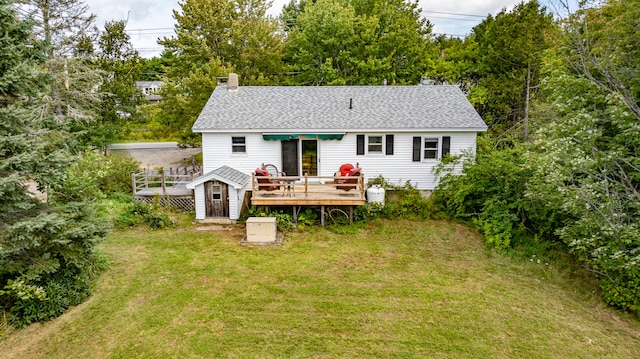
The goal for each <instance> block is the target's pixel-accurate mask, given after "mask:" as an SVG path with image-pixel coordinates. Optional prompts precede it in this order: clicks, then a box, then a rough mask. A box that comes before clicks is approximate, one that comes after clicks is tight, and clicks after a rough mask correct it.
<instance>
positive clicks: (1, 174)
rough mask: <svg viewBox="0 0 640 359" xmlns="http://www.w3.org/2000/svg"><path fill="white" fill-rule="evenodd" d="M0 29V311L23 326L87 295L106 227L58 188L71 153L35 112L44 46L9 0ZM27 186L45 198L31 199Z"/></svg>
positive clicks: (56, 125) (55, 126)
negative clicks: (59, 193)
mask: <svg viewBox="0 0 640 359" xmlns="http://www.w3.org/2000/svg"><path fill="white" fill-rule="evenodd" d="M0 34H1V35H0V48H2V49H3V50H2V51H0V310H2V311H3V312H5V313H6V314H8V315H7V318H8V319H9V321H10V322H12V323H14V324H16V325H26V324H28V323H31V322H34V321H38V320H46V319H50V318H52V317H55V316H57V315H59V314H60V313H62V311H64V310H65V309H66V308H68V307H69V306H71V305H76V304H78V303H80V302H81V301H82V300H83V299H85V298H86V297H87V295H88V294H89V292H90V283H89V281H90V279H91V277H92V275H93V274H94V273H96V272H97V269H98V268H100V267H101V263H102V262H101V260H100V256H99V255H98V254H97V252H96V251H95V244H96V243H97V242H98V241H99V240H101V239H102V238H103V237H104V235H105V233H106V226H105V224H104V223H103V222H101V221H99V220H97V219H96V218H95V217H94V216H93V213H92V210H91V208H90V207H89V206H87V205H86V204H84V203H79V202H65V201H64V200H62V199H63V198H64V196H58V195H57V193H56V189H59V188H62V186H63V184H64V181H65V177H66V173H67V169H68V167H69V165H70V164H71V163H73V161H74V156H73V155H72V154H71V152H70V148H69V143H68V142H67V141H68V140H69V136H68V133H67V132H66V131H65V126H64V125H62V124H61V123H60V122H59V121H57V119H56V118H55V116H54V115H53V114H51V113H50V114H46V113H44V114H43V113H42V112H41V109H42V107H41V106H40V101H41V98H42V92H41V91H42V89H43V87H42V85H43V84H46V83H47V81H46V80H47V79H46V75H43V74H42V73H38V72H36V71H35V69H34V66H35V65H36V63H37V61H38V60H39V58H38V56H45V55H44V53H42V52H39V51H38V50H40V49H42V48H44V47H41V46H40V45H41V44H40V43H39V42H36V43H35V44H34V43H33V39H32V36H31V32H30V24H29V23H27V22H25V21H21V20H19V19H18V18H17V17H16V12H15V9H14V7H12V4H11V3H10V2H9V1H8V0H0ZM30 184H33V187H37V188H38V189H39V190H40V191H43V192H45V194H48V195H49V197H48V198H45V199H41V198H36V197H35V194H34V193H32V192H31V190H30V189H29V185H30Z"/></svg>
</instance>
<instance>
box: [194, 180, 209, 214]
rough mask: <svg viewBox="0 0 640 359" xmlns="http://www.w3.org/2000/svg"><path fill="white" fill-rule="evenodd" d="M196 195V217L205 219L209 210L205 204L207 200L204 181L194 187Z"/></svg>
mask: <svg viewBox="0 0 640 359" xmlns="http://www.w3.org/2000/svg"><path fill="white" fill-rule="evenodd" d="M193 191H194V197H195V201H196V203H195V204H196V219H204V218H205V216H206V214H207V210H206V207H205V204H204V201H205V197H204V183H201V184H199V185H197V186H196V188H194V190H193Z"/></svg>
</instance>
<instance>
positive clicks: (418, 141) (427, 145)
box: [413, 136, 451, 162]
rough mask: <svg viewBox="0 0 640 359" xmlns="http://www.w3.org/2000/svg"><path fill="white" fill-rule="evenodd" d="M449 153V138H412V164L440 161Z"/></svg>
mask: <svg viewBox="0 0 640 359" xmlns="http://www.w3.org/2000/svg"><path fill="white" fill-rule="evenodd" d="M450 152H451V136H442V137H419V136H416V137H414V138H413V162H420V161H422V160H437V159H441V158H443V157H444V156H446V155H447V154H449V153H450Z"/></svg>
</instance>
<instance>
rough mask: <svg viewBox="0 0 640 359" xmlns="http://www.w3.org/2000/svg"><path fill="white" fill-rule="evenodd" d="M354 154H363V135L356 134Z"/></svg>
mask: <svg viewBox="0 0 640 359" xmlns="http://www.w3.org/2000/svg"><path fill="white" fill-rule="evenodd" d="M357 141H358V143H357V145H356V155H359V156H361V155H364V135H358V136H357Z"/></svg>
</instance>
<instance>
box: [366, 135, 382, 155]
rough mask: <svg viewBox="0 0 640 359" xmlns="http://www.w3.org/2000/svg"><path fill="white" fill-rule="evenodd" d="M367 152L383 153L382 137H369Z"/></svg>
mask: <svg viewBox="0 0 640 359" xmlns="http://www.w3.org/2000/svg"><path fill="white" fill-rule="evenodd" d="M367 151H368V152H369V153H382V136H369V144H368V147H367Z"/></svg>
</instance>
